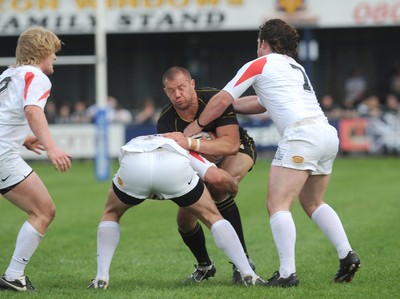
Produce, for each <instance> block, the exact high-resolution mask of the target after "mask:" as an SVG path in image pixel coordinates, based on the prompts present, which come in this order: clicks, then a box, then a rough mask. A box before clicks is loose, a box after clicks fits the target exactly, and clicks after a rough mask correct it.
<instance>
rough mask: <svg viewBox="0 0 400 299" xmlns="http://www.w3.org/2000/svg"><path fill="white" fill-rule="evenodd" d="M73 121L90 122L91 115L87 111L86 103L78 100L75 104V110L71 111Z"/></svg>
mask: <svg viewBox="0 0 400 299" xmlns="http://www.w3.org/2000/svg"><path fill="white" fill-rule="evenodd" d="M71 122H73V123H79V124H84V123H88V122H90V117H89V116H88V113H87V111H86V104H85V102H83V101H78V102H76V103H75V105H74V111H73V112H72V113H71Z"/></svg>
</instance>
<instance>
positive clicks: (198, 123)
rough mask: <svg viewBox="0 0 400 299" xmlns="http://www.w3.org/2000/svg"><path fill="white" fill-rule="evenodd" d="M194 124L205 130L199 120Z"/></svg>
mask: <svg viewBox="0 0 400 299" xmlns="http://www.w3.org/2000/svg"><path fill="white" fill-rule="evenodd" d="M196 123H197V125H198V126H199V127H200V128H205V126H203V125H202V124H200V121H199V119H196Z"/></svg>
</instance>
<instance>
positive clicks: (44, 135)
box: [25, 105, 56, 150]
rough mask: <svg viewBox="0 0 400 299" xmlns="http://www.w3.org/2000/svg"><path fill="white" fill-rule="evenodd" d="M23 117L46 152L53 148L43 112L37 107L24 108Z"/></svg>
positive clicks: (52, 141) (53, 144)
mask: <svg viewBox="0 0 400 299" xmlns="http://www.w3.org/2000/svg"><path fill="white" fill-rule="evenodd" d="M25 116H26V119H27V120H28V123H29V126H30V128H31V130H32V132H33V134H34V135H35V136H36V137H37V139H38V140H39V142H40V143H41V144H42V145H43V146H44V147H45V148H46V150H48V149H51V148H54V147H55V146H56V145H55V143H54V140H53V138H52V136H51V135H50V131H49V125H48V123H47V119H46V116H45V114H44V112H43V110H42V109H41V108H40V107H37V106H33V105H32V106H27V107H25Z"/></svg>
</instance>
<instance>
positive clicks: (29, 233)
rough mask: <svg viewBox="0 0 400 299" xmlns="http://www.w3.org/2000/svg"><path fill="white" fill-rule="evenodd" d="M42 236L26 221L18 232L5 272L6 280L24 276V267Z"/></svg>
mask: <svg viewBox="0 0 400 299" xmlns="http://www.w3.org/2000/svg"><path fill="white" fill-rule="evenodd" d="M42 238H43V235H42V234H40V233H39V232H38V231H37V230H36V229H35V228H34V227H33V226H32V225H31V224H30V223H29V222H28V221H25V223H24V224H23V225H22V227H21V229H20V230H19V233H18V236H17V241H16V244H15V250H14V254H13V256H12V258H11V262H10V265H9V266H8V268H7V270H6V273H5V275H6V279H7V280H15V279H17V278H18V277H20V276H22V275H24V271H25V267H26V265H27V264H28V262H29V260H30V258H31V256H32V255H33V253H34V252H35V250H36V249H37V248H38V246H39V244H40V241H41V240H42Z"/></svg>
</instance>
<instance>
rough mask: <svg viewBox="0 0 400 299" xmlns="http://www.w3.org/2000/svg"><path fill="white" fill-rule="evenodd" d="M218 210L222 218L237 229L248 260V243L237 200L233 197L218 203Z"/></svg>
mask: <svg viewBox="0 0 400 299" xmlns="http://www.w3.org/2000/svg"><path fill="white" fill-rule="evenodd" d="M215 204H216V205H217V208H218V210H219V212H220V213H221V215H222V217H224V218H225V219H226V220H228V221H229V222H230V223H231V225H232V226H233V228H234V229H235V231H236V233H237V235H238V237H239V240H240V243H241V244H242V246H243V249H244V252H245V253H246V256H247V258H248V257H249V256H248V254H247V248H246V243H245V241H244V235H243V228H242V220H241V219H240V213H239V209H238V207H237V205H236V203H235V199H234V198H233V197H229V198H227V199H225V200H224V201H220V202H216V203H215Z"/></svg>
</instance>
